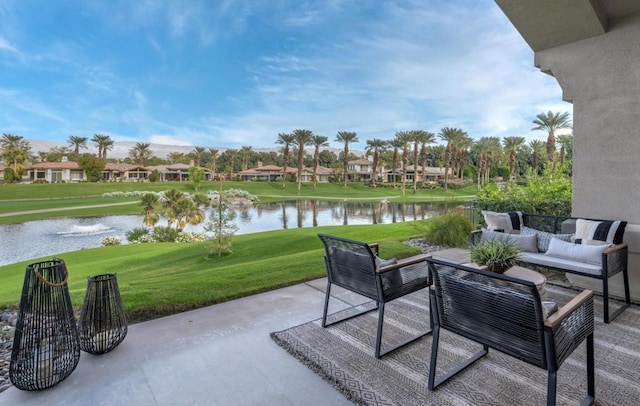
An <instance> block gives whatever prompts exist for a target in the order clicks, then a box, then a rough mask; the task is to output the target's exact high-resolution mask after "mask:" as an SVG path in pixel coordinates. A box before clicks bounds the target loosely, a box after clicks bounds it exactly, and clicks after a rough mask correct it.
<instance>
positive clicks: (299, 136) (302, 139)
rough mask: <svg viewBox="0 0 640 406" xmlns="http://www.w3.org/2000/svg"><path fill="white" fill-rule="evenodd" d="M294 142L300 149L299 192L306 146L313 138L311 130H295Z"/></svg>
mask: <svg viewBox="0 0 640 406" xmlns="http://www.w3.org/2000/svg"><path fill="white" fill-rule="evenodd" d="M292 135H293V143H294V144H295V146H296V148H297V149H298V194H300V188H301V184H302V168H303V167H304V153H305V151H304V147H305V146H306V145H310V144H311V142H312V140H313V133H312V132H311V130H293V134H292Z"/></svg>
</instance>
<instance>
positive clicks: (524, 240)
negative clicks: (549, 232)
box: [480, 228, 538, 252]
mask: <svg viewBox="0 0 640 406" xmlns="http://www.w3.org/2000/svg"><path fill="white" fill-rule="evenodd" d="M496 239H504V240H511V241H513V242H514V243H515V244H516V245H517V246H518V247H520V249H521V250H522V251H526V252H538V242H537V237H536V235H522V234H506V233H501V232H498V231H493V230H487V229H486V228H483V229H482V235H481V236H480V241H493V240H496Z"/></svg>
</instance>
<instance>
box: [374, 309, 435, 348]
mask: <svg viewBox="0 0 640 406" xmlns="http://www.w3.org/2000/svg"><path fill="white" fill-rule="evenodd" d="M379 306H380V310H379V313H378V333H377V335H376V358H378V359H380V358H382V357H383V356H384V355H387V354H389V353H390V352H393V351H395V350H397V349H398V348H400V347H404V346H405V345H407V344H409V343H411V342H414V341H416V340H417V339H420V338H422V337H424V336H426V335H427V334H431V332H432V331H433V320H431V315H429V328H428V329H427V330H425V331H422V332H420V333H418V335H416V336H413V337H411V338H408V339H406V340H404V341H402V342H400V343H398V344H396V345H394V346H393V347H391V348H388V349H386V350H384V351H382V350H381V347H382V328H383V324H384V302H381V303H380V305H379Z"/></svg>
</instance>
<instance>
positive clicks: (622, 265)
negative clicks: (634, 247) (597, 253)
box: [602, 243, 629, 276]
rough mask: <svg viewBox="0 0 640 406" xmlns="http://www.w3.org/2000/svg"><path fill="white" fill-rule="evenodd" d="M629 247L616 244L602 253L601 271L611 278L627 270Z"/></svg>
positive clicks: (623, 244)
mask: <svg viewBox="0 0 640 406" xmlns="http://www.w3.org/2000/svg"><path fill="white" fill-rule="evenodd" d="M628 257H629V247H628V246H627V244H625V243H622V244H616V245H612V246H611V247H609V248H607V249H605V250H604V251H602V268H603V269H602V271H603V272H604V273H605V274H606V275H607V276H613V275H615V274H617V273H618V272H620V271H623V270H625V269H626V268H627V263H628V260H629V259H628Z"/></svg>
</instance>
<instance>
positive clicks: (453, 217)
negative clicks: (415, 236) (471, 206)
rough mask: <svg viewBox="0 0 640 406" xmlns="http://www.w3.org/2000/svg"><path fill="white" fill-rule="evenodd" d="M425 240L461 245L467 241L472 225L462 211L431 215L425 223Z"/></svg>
mask: <svg viewBox="0 0 640 406" xmlns="http://www.w3.org/2000/svg"><path fill="white" fill-rule="evenodd" d="M427 227H428V228H427V232H426V234H425V237H424V238H425V240H427V241H429V242H430V243H432V244H437V245H446V246H449V247H462V246H464V245H466V244H467V243H468V242H469V233H471V231H472V230H473V225H472V224H471V222H470V221H469V219H468V218H467V216H466V215H465V214H463V213H458V212H453V213H447V214H444V215H442V216H437V217H433V218H431V219H430V220H429V222H428V223H427Z"/></svg>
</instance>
